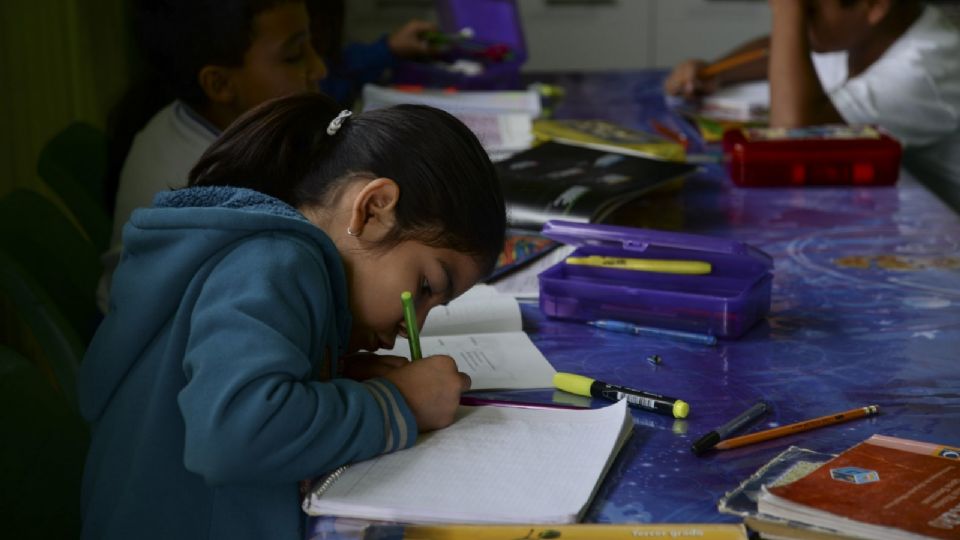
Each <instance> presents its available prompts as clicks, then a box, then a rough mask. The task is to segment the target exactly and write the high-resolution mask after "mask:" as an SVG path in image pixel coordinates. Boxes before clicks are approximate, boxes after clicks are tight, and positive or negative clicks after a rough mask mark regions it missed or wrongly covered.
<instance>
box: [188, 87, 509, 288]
mask: <svg viewBox="0 0 960 540" xmlns="http://www.w3.org/2000/svg"><path fill="white" fill-rule="evenodd" d="M339 112H340V107H339V106H338V105H337V104H336V103H335V102H334V101H333V100H332V99H330V98H329V97H327V96H324V95H322V94H312V95H309V94H308V95H299V96H291V97H286V98H280V99H276V100H273V101H268V102H267V103H264V104H262V105H260V106H258V107H255V108H254V109H253V110H251V111H249V112H248V113H246V114H244V115H243V116H241V117H240V118H238V119H237V120H236V121H234V123H233V124H231V125H230V127H229V128H227V130H226V131H225V132H224V133H223V135H222V136H221V137H220V138H219V139H218V140H217V141H216V142H215V143H214V144H213V146H211V147H210V148H209V149H207V151H206V152H205V153H204V154H203V156H202V157H201V158H200V160H199V161H198V162H197V164H196V165H195V166H194V168H193V170H192V171H190V185H192V186H211V185H222V186H237V187H245V188H250V189H254V190H257V191H260V192H262V193H266V194H268V195H271V196H273V197H276V198H278V199H280V200H282V201H284V202H286V203H287V204H290V205H291V206H294V207H300V206H301V205H305V204H307V205H309V204H316V205H319V206H325V205H330V204H333V202H334V200H335V199H336V197H337V196H338V194H339V193H340V192H341V190H340V189H339V188H341V187H343V186H345V185H346V184H347V183H349V182H351V181H354V180H357V179H361V178H369V179H374V178H380V177H385V178H390V179H392V180H394V181H395V182H396V183H397V184H398V185H399V187H400V198H399V200H398V202H397V207H396V225H395V227H394V228H393V230H392V231H391V233H390V234H389V235H388V236H387V238H385V239H384V240H383V242H382V243H381V247H384V248H387V247H391V246H393V245H396V244H398V243H400V242H403V241H406V240H416V241H419V242H423V243H425V244H427V245H430V246H434V247H441V248H449V249H454V250H456V251H460V252H463V253H469V254H471V255H473V256H474V257H475V258H476V259H477V261H478V262H479V263H480V264H481V265H482V266H484V267H485V269H486V270H487V271H489V270H492V268H493V265H494V264H495V262H496V259H497V256H498V255H499V253H500V251H501V250H502V249H503V238H504V233H505V228H506V213H505V209H504V202H503V194H502V193H501V189H500V183H499V179H498V176H497V172H496V169H495V168H494V167H493V164H492V163H491V162H490V158H489V157H488V156H487V154H486V152H485V151H484V149H483V147H482V146H481V145H480V142H479V141H478V140H477V137H476V136H475V135H474V134H473V133H472V132H471V131H470V130H469V129H468V128H467V127H466V126H464V125H463V123H461V122H460V121H459V120H457V119H456V118H454V117H453V116H451V115H450V114H448V113H446V112H444V111H441V110H439V109H435V108H432V107H426V106H422V105H399V106H396V107H391V108H387V109H378V110H374V111H369V112H365V113H363V114H359V115H356V116H352V117H350V118H348V119H347V120H346V121H345V122H344V123H343V125H342V126H341V127H340V129H339V131H337V132H336V133H335V134H334V135H328V134H327V133H326V130H327V126H328V125H329V123H330V121H331V120H332V119H333V118H335V117H336V116H337V114H338V113H339Z"/></svg>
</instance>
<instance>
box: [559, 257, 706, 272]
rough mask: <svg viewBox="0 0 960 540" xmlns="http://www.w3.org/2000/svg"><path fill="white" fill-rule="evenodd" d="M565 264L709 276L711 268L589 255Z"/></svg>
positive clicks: (684, 262)
mask: <svg viewBox="0 0 960 540" xmlns="http://www.w3.org/2000/svg"><path fill="white" fill-rule="evenodd" d="M564 262H565V263H567V264H575V265H581V266H598V267H602V268H615V269H618V270H640V271H643V272H660V273H663V274H689V275H703V274H709V273H710V272H711V271H712V270H713V267H712V266H711V265H710V263H708V262H704V261H687V260H672V259H638V258H633V257H604V256H601V255H590V256H588V257H567V258H566V259H564Z"/></svg>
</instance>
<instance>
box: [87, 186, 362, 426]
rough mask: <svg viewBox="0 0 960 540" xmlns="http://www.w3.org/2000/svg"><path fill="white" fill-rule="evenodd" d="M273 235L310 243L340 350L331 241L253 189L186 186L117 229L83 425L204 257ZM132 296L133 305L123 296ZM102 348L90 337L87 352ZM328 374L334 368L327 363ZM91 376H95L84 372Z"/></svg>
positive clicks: (340, 297)
mask: <svg viewBox="0 0 960 540" xmlns="http://www.w3.org/2000/svg"><path fill="white" fill-rule="evenodd" d="M265 231H279V232H283V233H287V234H293V235H299V236H301V237H303V238H306V239H308V240H309V241H311V242H312V243H314V244H316V246H317V247H318V251H319V252H320V253H321V254H322V257H323V260H324V262H325V263H326V267H327V269H328V272H329V277H330V289H331V290H332V291H333V293H332V294H333V302H334V306H335V310H334V313H335V314H336V315H335V321H333V324H335V325H336V328H335V334H334V335H336V336H338V339H337V342H338V343H339V346H340V350H338V351H331V352H333V353H334V354H333V358H336V357H339V356H341V355H342V354H344V352H345V348H346V346H347V341H348V338H349V333H350V324H351V319H350V310H349V304H348V301H347V285H346V276H345V273H344V269H343V261H342V259H341V258H340V255H339V253H338V251H337V249H336V247H335V246H334V244H333V241H332V240H330V238H329V237H328V236H327V235H326V234H325V233H324V232H323V231H322V230H321V229H320V228H318V227H317V226H315V225H313V224H312V223H310V222H309V221H308V220H307V219H306V218H305V217H304V216H303V215H302V214H301V213H299V212H298V211H297V210H296V209H295V208H293V207H292V206H290V205H288V204H286V203H284V202H282V201H280V200H278V199H275V198H273V197H270V196H267V195H264V194H262V193H259V192H257V191H253V190H249V189H243V188H233V187H220V186H215V187H194V188H187V189H181V190H176V191H169V192H163V193H160V194H158V195H157V196H156V198H155V199H154V204H153V207H151V208H144V209H139V210H137V211H135V212H134V213H133V215H132V216H131V218H130V221H129V222H128V223H127V224H126V225H125V226H124V228H123V257H122V259H121V261H120V266H119V267H118V268H117V271H116V273H115V274H114V279H113V285H112V288H111V300H110V311H109V313H108V315H107V317H106V318H105V319H104V321H103V323H101V324H102V325H104V326H109V327H112V328H101V331H104V330H106V332H105V333H107V334H109V335H111V336H112V338H111V340H110V345H109V346H110V348H111V350H110V351H109V352H108V354H104V351H102V350H98V351H96V352H97V354H88V355H87V357H86V358H85V359H84V362H85V363H86V362H97V363H100V364H101V365H97V366H85V367H87V368H88V369H82V370H81V371H80V379H79V380H78V384H80V385H81V386H82V387H84V388H86V389H87V390H90V391H87V392H84V393H83V394H82V395H81V401H80V408H81V412H82V413H83V416H84V417H86V418H87V419H88V420H94V419H96V418H98V417H99V416H100V415H101V413H102V411H103V409H104V408H105V407H106V405H107V403H109V401H110V397H111V396H112V394H113V391H114V390H115V389H116V388H117V387H118V385H119V384H120V383H121V382H122V381H123V379H124V376H125V374H126V373H127V372H128V370H129V369H130V368H131V367H133V366H134V365H135V364H136V362H137V361H138V359H139V358H140V357H141V355H142V354H143V352H144V350H145V349H146V348H147V347H148V346H149V344H150V338H151V337H152V336H155V335H157V334H158V333H159V332H160V331H161V330H162V329H163V328H164V327H165V326H166V325H168V324H169V323H170V321H171V320H172V319H173V318H174V316H175V315H176V314H177V312H178V310H179V309H180V307H181V303H182V302H183V298H184V296H185V293H186V292H187V290H188V288H189V287H190V286H191V283H192V282H193V281H194V280H195V279H196V278H197V275H198V271H199V270H201V269H202V268H203V267H204V265H205V264H207V263H208V261H209V260H210V259H211V258H214V257H217V256H218V255H219V253H220V252H221V251H222V250H224V249H228V248H229V246H232V245H234V244H235V243H236V242H238V241H242V240H243V239H244V237H248V236H253V235H258V234H262V233H263V232H265ZM132 298H135V299H136V301H135V302H134V301H131V300H130V299H132ZM98 347H102V345H101V344H100V343H98V340H97V339H96V338H94V341H93V343H92V344H91V348H90V352H91V353H92V352H94V349H96V348H98ZM334 369H335V366H334ZM91 374H96V379H95V380H94V379H91V378H90V375H91Z"/></svg>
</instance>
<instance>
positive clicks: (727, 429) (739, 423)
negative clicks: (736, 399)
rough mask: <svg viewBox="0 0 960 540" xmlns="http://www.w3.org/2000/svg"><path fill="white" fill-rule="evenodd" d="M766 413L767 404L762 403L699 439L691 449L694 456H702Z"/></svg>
mask: <svg viewBox="0 0 960 540" xmlns="http://www.w3.org/2000/svg"><path fill="white" fill-rule="evenodd" d="M766 412H767V404H766V403H764V402H762V401H760V402H758V403H757V404H755V405H754V406H753V407H750V408H749V409H747V410H745V411H743V412H742V413H740V415H739V416H737V417H736V418H734V419H733V420H731V421H729V422H727V423H726V424H724V425H722V426H720V427H718V428H717V429H715V430H713V431H711V432H709V433H707V434H706V435H704V436H703V437H700V438H699V439H697V442H695V443H693V446H691V447H690V449H691V450H693V453H694V454H696V455H698V456H699V455H700V454H702V453H704V452H706V451H707V450H709V449H711V448H713V447H714V446H715V445H716V444H717V443H718V442H720V441H722V440H723V439H726V438H727V436H728V435H730V434H731V433H733V432H734V431H737V430H738V429H740V428H742V427H743V426H745V425H747V424H749V423H750V422H753V421H754V420H756V419H757V418H760V417H761V416H763V415H764V414H765V413H766Z"/></svg>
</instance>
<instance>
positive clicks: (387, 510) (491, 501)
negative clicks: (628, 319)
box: [303, 401, 633, 523]
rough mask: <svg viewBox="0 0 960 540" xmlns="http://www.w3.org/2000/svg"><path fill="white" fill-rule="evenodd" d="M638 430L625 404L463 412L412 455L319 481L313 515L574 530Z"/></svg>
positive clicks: (309, 503)
mask: <svg viewBox="0 0 960 540" xmlns="http://www.w3.org/2000/svg"><path fill="white" fill-rule="evenodd" d="M632 427H633V417H632V416H631V414H630V412H629V411H628V410H627V406H626V402H625V401H620V402H618V403H616V404H613V405H610V406H608V407H604V408H601V409H582V410H569V409H525V408H513V407H461V408H460V411H459V416H458V419H457V421H456V422H455V423H454V424H453V425H451V426H450V427H447V428H445V429H442V430H439V431H435V432H432V433H428V434H425V435H421V436H420V438H419V440H418V441H417V444H416V445H415V446H413V447H412V448H409V449H406V450H401V451H399V452H395V453H392V454H385V455H382V456H380V457H377V458H375V459H372V460H369V461H364V462H361V463H357V464H354V465H351V466H349V467H347V468H346V469H344V470H341V471H340V472H339V473H335V476H333V477H330V478H326V479H322V480H320V481H318V482H317V483H316V484H315V485H314V487H313V489H311V491H310V493H309V494H308V495H307V497H306V498H305V499H304V501H303V510H304V511H305V512H307V513H308V514H311V515H333V516H340V517H353V518H360V519H371V520H391V521H402V522H408V523H574V522H576V521H578V520H579V519H580V518H581V517H582V515H583V513H584V512H585V511H586V508H587V506H588V504H589V502H590V500H591V498H592V497H593V495H594V493H595V492H596V490H597V488H598V486H599V484H600V481H601V480H602V479H603V476H604V474H605V473H606V471H607V469H608V468H609V466H610V463H611V462H612V461H613V459H614V457H615V456H616V454H617V452H618V451H619V449H620V448H621V447H622V446H623V444H624V442H625V441H626V440H627V438H628V437H629V434H630V432H631V429H632Z"/></svg>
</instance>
